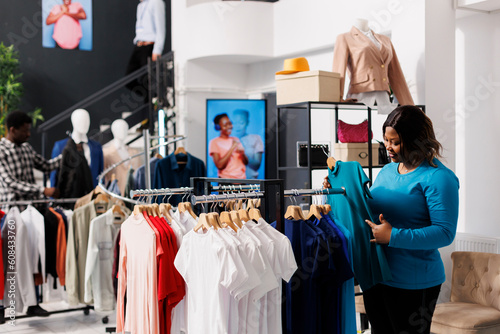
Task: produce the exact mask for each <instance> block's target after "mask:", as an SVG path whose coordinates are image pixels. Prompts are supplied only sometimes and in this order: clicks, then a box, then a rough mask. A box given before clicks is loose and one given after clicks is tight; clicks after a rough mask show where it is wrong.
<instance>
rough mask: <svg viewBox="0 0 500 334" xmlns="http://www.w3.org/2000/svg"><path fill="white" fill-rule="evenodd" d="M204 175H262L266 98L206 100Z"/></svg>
mask: <svg viewBox="0 0 500 334" xmlns="http://www.w3.org/2000/svg"><path fill="white" fill-rule="evenodd" d="M206 124H207V177H212V178H217V177H219V178H229V179H264V178H265V177H266V176H265V169H266V168H265V165H266V161H265V160H266V155H265V143H266V138H265V134H266V100H216V99H209V100H207V123H206Z"/></svg>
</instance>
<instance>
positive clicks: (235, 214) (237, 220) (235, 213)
mask: <svg viewBox="0 0 500 334" xmlns="http://www.w3.org/2000/svg"><path fill="white" fill-rule="evenodd" d="M229 215H230V216H231V220H232V221H233V222H234V223H235V224H236V226H238V227H239V228H242V227H243V223H242V222H241V219H240V215H239V214H238V211H236V210H233V211H230V212H229Z"/></svg>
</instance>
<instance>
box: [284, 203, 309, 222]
mask: <svg viewBox="0 0 500 334" xmlns="http://www.w3.org/2000/svg"><path fill="white" fill-rule="evenodd" d="M285 218H286V219H293V220H305V217H304V214H303V213H302V209H301V208H300V206H298V205H289V206H288V208H287V209H286V212H285Z"/></svg>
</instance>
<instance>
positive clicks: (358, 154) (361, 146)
mask: <svg viewBox="0 0 500 334" xmlns="http://www.w3.org/2000/svg"><path fill="white" fill-rule="evenodd" d="M333 148H334V152H333V157H334V158H335V159H337V160H342V161H357V162H359V163H360V164H361V166H363V167H368V143H335V144H334V145H333ZM378 148H379V144H378V143H372V166H378V164H379V162H378Z"/></svg>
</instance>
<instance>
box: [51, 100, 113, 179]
mask: <svg viewBox="0 0 500 334" xmlns="http://www.w3.org/2000/svg"><path fill="white" fill-rule="evenodd" d="M71 125H72V126H73V131H72V132H71V139H72V140H73V141H74V143H75V144H81V146H82V148H83V153H84V156H85V159H86V160H87V164H88V165H89V167H90V171H91V174H92V181H93V182H92V183H93V186H94V187H96V186H97V177H98V176H99V174H100V173H101V172H102V171H103V167H104V160H103V154H102V146H101V144H100V143H98V142H97V141H95V140H91V139H89V138H88V136H87V133H88V131H89V128H90V115H89V113H88V111H87V110H85V109H76V110H75V111H73V113H72V114H71ZM68 139H69V138H65V139H62V140H59V141H57V142H56V143H55V144H54V148H53V149H52V157H55V156H58V155H59V154H61V153H62V152H63V150H64V148H65V147H66V145H67V143H68ZM57 173H58V172H57V171H54V172H52V173H51V174H50V182H51V185H52V186H53V187H55V186H56V185H57Z"/></svg>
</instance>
